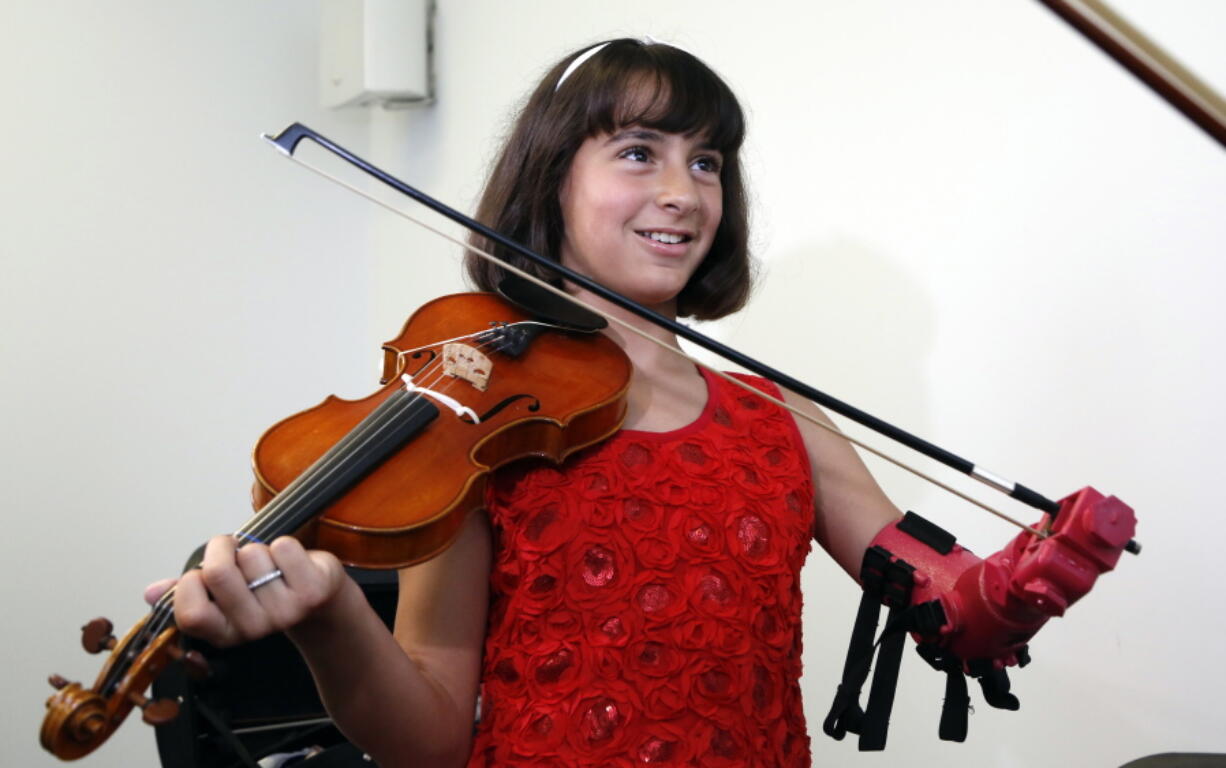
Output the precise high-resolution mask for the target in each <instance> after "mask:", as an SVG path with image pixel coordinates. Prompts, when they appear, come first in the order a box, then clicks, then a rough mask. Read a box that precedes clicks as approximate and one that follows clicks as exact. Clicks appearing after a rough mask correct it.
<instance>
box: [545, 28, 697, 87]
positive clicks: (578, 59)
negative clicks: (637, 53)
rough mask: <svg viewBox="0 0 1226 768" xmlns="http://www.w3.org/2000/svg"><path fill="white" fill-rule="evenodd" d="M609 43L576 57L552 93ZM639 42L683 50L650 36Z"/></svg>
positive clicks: (642, 38) (595, 46) (596, 46)
mask: <svg viewBox="0 0 1226 768" xmlns="http://www.w3.org/2000/svg"><path fill="white" fill-rule="evenodd" d="M611 42H613V41H612V40H609V41H607V42H604V43H601V44H600V45H593V46H592V47H591V48H588V49H587V50H586V51H584V52H583V53H581V54H579V55H578V56H576V57H575V58H574V60H573V61H571V63H570V64H568V65H567V67H566V69H565V70H563V72H562V76H561V77H559V78H558V84H557V85H555V86H554V87H553V92H554V93H557V92H558V89H559V88H561V87H562V83H565V82H566V78H568V77H570V76H571V75H573V74H574V73H575V70H576V69H578V68H579V67H581V66H583V63H584V62H585V61H587V60H588V59H590V58H592V57H593V56H595V55H596V54H598V53H600V52H601V51H603V50H604V49H605V46H606V45H608V44H609V43H611ZM639 42H640V43H642V44H643V45H667V46H670V47H672V48H677V49H679V50H682V51H684V50H685V49H684V48H682V47H681V46H679V45H673V44H672V43H666V42H664V41H663V40H657V39H655V38H654V37H652V36H651V35H643V36H642V37H640V38H639ZM687 53H688V51H687Z"/></svg>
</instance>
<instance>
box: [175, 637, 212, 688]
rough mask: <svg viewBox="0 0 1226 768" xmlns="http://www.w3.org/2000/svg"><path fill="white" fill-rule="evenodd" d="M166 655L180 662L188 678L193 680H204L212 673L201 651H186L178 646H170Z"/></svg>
mask: <svg viewBox="0 0 1226 768" xmlns="http://www.w3.org/2000/svg"><path fill="white" fill-rule="evenodd" d="M166 653H167V654H168V655H169V656H170V658H172V659H174V660H175V661H177V662H180V663H181V664H182V665H183V668H184V670H185V671H186V672H187V676H188V677H190V678H191V679H193V680H197V681H198V680H203V679H205V678H206V677H208V676H209V674H210V673H211V670H210V669H209V663H208V661H206V660H205V658H204V656H203V655H202V654H201V653H200V651H184V650H183V649H182V648H180V647H179V646H177V645H170V646H167V648H166Z"/></svg>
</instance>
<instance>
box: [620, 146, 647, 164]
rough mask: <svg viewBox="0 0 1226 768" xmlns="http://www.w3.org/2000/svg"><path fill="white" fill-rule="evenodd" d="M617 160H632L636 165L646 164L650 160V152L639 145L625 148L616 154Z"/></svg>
mask: <svg viewBox="0 0 1226 768" xmlns="http://www.w3.org/2000/svg"><path fill="white" fill-rule="evenodd" d="M617 156H618V157H619V158H624V159H626V160H633V161H634V162H636V163H646V162H648V161H649V160H651V150H650V149H648V148H647V147H644V146H641V145H635V146H633V147H626V148H625V149H623V150H622V151H621V152H618V153H617Z"/></svg>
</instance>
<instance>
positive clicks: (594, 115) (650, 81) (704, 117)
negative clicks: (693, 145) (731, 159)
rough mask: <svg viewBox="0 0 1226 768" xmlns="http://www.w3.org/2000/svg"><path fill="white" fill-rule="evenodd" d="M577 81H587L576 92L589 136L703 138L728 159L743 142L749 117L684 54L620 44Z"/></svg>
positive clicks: (715, 79)
mask: <svg viewBox="0 0 1226 768" xmlns="http://www.w3.org/2000/svg"><path fill="white" fill-rule="evenodd" d="M575 75H576V77H574V78H572V79H575V80H582V81H583V82H582V84H581V85H582V87H581V88H576V91H577V92H578V93H579V94H580V96H579V100H580V101H581V102H583V105H582V107H581V109H583V111H584V113H585V114H586V116H587V134H588V135H589V136H592V135H596V134H598V133H613V132H614V131H616V130H619V129H621V128H624V127H626V126H630V125H641V126H643V127H645V128H652V129H654V130H658V131H664V132H666V133H679V134H682V135H686V136H702V137H704V140H705V141H706V142H707V143H709V144H710V145H711V146H712V147H714V148H715V149H718V150H719V151H720V152H723V153H724V154H731V153H733V152H736V151H737V150H738V149H739V148H740V146H741V143H742V142H743V141H744V138H745V117H744V115H743V114H742V112H741V107H740V104H738V103H737V100H736V97H735V96H734V95H733V94H732V91H731V90H729V89H728V86H727V85H725V84H724V82H723V80H721V79H720V78H719V76H718V75H716V74H715V73H714V72H712V71H711V69H710V68H709V67H707V65H705V64H703V63H702V62H701V61H699V60H698V59H697V58H695V57H694V56H691V55H690V54H688V53H686V52H685V51H682V50H679V49H677V48H673V47H671V46H667V45H643V44H642V43H640V42H638V41H637V40H624V41H621V40H619V41H616V42H614V43H611V44H610V45H609V46H608V48H607V49H606V50H603V51H601V52H600V55H599V56H596V57H594V58H593V59H592V60H591V61H589V62H587V63H585V64H584V65H583V66H582V67H580V68H579V70H578V71H577V72H576V73H575ZM576 85H577V86H578V85H579V84H578V83H577V84H576ZM576 91H572V92H576Z"/></svg>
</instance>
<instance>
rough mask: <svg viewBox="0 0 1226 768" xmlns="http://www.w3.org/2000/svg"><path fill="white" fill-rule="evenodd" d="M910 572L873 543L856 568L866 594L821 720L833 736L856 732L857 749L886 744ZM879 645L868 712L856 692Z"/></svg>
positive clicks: (907, 599) (911, 578)
mask: <svg viewBox="0 0 1226 768" xmlns="http://www.w3.org/2000/svg"><path fill="white" fill-rule="evenodd" d="M914 572H915V569H914V568H912V567H911V566H910V565H909V564H907V563H906V562H904V561H902V560H895V559H894V558H893V556H892V555H891V554H890V552H889V550H887V549H885V548H884V547H880V546H877V547H872V548H870V549H869V550H868V551H867V552H865V553H864V562H863V564H862V565H861V567H860V583H861V585H862V586H863V587H864V595H863V596H862V597H861V598H860V608H859V610H858V611H857V613H856V623H855V626H854V627H853V628H852V632H851V642H850V643H849V644H848V647H847V659H846V660H845V661H844V663H843V680H842V682H840V683H839V687H838V690H837V691H836V692H835V695H834V703H833V704H832V705H831V707H830V714H828V715H827V716H826V720H825V721H824V722H823V723H822V730H823V731H825V733H826V735H827V736H830V737H831V738H834V739H838V740H841V739H842V738H843V736H844V735H846V734H847V732H848V731H850V732H852V733H858V734H860V750H861V751H865V750H877V749H882V748H883V747H884V746H885V736H886V731H887V730H888V729H889V721H890V711H891V710H892V709H893V706H894V690H895V689H896V687H897V685H898V668H899V666H900V665H901V662H902V649H903V645H904V643H905V641H906V629H907V628H908V627H907V624H908V623H909V622H908V620H907V617H908V616H909V615H910V613H911V611H910V610H909V609H908V605H909V604H910V600H911V587H912V584H913V574H914ZM882 603H884V604H886V605H888V606H890V615H889V619H888V620H887V622H886V628H885V629H884V630H883V631H882V633H881V638H880V639H878V640H877V642H876V643H874V642H873V636H874V635H875V634H876V632H877V623H878V621H879V620H880V617H881V605H882ZM878 645H879V646H880V655H879V657H878V663H877V671H876V672H875V673H874V675H873V687H872V689H871V691H870V692H869V701H868V713H867V714H866V713H865V711H864V710H862V709H861V708H860V692H861V690H862V689H863V688H864V681H865V680H866V679H868V672H869V669H870V668H871V666H872V662H873V654H874V652H875V651H877V646H878Z"/></svg>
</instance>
